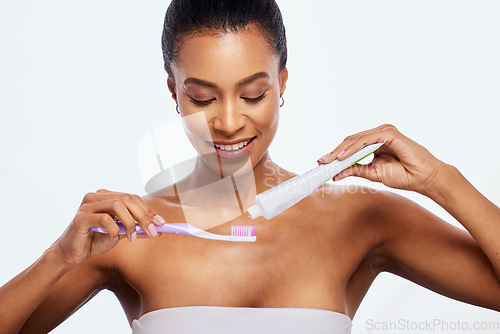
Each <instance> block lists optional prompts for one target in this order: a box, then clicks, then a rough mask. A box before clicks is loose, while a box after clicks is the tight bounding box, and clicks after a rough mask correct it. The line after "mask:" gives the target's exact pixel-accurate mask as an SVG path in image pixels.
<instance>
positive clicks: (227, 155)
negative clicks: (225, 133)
mask: <svg viewBox="0 0 500 334" xmlns="http://www.w3.org/2000/svg"><path fill="white" fill-rule="evenodd" d="M256 138H257V137H248V138H241V139H236V140H231V141H213V142H210V143H209V144H210V145H211V146H212V147H213V148H214V149H215V152H216V153H217V156H218V157H220V158H221V159H228V160H235V159H240V158H241V157H243V156H248V154H249V151H250V150H251V149H252V147H253V145H254V143H255V139H256ZM243 141H249V143H248V144H247V145H246V146H244V147H242V148H239V149H237V150H234V151H225V150H221V149H220V148H217V147H215V146H214V144H217V145H234V144H237V143H241V142H243Z"/></svg>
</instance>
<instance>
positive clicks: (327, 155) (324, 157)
mask: <svg viewBox="0 0 500 334" xmlns="http://www.w3.org/2000/svg"><path fill="white" fill-rule="evenodd" d="M330 154H332V152H328V153H327V154H325V155H324V156H322V157H321V158H319V159H318V161H322V160H325V159H326V158H328V157H329V156H330Z"/></svg>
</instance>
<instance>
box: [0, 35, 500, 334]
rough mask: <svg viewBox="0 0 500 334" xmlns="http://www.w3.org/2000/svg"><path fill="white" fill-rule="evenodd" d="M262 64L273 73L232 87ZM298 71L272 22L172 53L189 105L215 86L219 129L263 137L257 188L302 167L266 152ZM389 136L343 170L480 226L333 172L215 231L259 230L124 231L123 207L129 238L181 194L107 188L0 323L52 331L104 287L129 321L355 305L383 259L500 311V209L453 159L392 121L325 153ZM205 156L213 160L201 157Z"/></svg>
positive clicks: (175, 83) (19, 288)
mask: <svg viewBox="0 0 500 334" xmlns="http://www.w3.org/2000/svg"><path fill="white" fill-rule="evenodd" d="M257 72H266V73H268V75H269V77H268V78H260V79H257V80H255V81H253V82H251V83H249V84H247V85H245V86H243V87H236V86H235V83H237V82H238V81H239V80H241V79H242V78H246V77H248V76H249V75H252V74H254V73H257ZM287 75H288V72H287V71H283V72H282V73H278V58H277V56H276V55H275V54H273V52H272V50H271V49H270V48H269V46H268V45H267V44H266V43H265V41H264V39H263V37H262V35H261V34H260V33H259V32H258V31H257V30H255V29H246V30H242V31H240V32H238V33H228V34H225V35H219V36H216V35H202V36H195V37H192V38H188V39H186V40H185V41H184V44H183V46H182V49H181V56H180V58H179V60H178V61H177V62H176V64H175V66H174V76H175V80H173V79H169V88H170V90H171V92H172V97H173V98H174V99H175V100H176V101H177V102H178V103H179V109H180V111H181V113H182V115H183V116H186V115H189V114H191V113H195V112H197V111H199V110H200V109H201V108H200V107H199V106H196V105H195V104H194V103H193V102H191V101H190V97H189V96H191V98H194V99H197V100H210V99H215V100H213V101H212V103H210V104H209V105H207V106H205V107H203V108H202V109H203V110H204V111H205V112H206V115H207V121H208V124H209V126H210V131H211V135H212V137H213V139H214V140H232V139H238V138H245V137H248V136H257V138H256V139H255V140H256V143H255V146H254V148H253V149H252V151H251V152H250V157H251V159H252V163H253V167H254V170H253V172H254V174H255V180H256V186H257V191H258V192H259V193H260V192H262V191H264V190H266V189H268V188H269V187H270V186H272V185H276V184H279V183H281V182H283V181H284V180H286V179H289V178H290V177H292V176H293V175H294V174H292V173H289V172H287V171H285V170H283V169H281V168H280V167H278V166H277V165H275V164H274V163H273V162H272V160H271V159H270V157H269V154H268V153H267V148H268V147H269V145H270V143H271V141H272V139H273V137H274V134H275V132H276V129H277V124H278V122H277V121H278V115H279V107H278V106H279V104H280V99H279V97H280V95H281V94H282V93H283V92H284V90H285V84H286V79H287ZM187 77H196V78H200V79H203V80H208V81H210V82H213V83H215V84H216V85H217V88H207V87H202V86H200V85H197V84H189V85H186V86H184V85H183V84H182V83H183V80H184V79H185V78H187ZM265 90H267V91H268V92H267V93H266V94H267V95H266V97H265V98H264V99H263V100H261V101H259V102H257V103H249V102H247V101H246V100H244V99H243V98H255V97H257V96H259V95H261V94H262V92H263V91H265ZM187 94H189V96H188V95H187ZM383 140H386V144H385V145H384V146H383V147H382V148H381V149H380V150H379V151H378V152H377V155H376V158H375V160H374V161H373V162H372V163H371V164H370V165H369V166H364V167H361V166H354V167H351V168H350V169H348V170H346V171H344V172H343V173H341V174H340V175H339V176H337V177H336V179H340V178H343V177H346V176H348V175H357V176H361V177H365V178H368V179H371V180H373V181H379V182H383V183H385V184H386V185H388V186H392V187H398V188H403V189H409V190H414V191H418V192H420V193H422V194H425V195H427V196H429V197H430V198H432V199H434V200H435V201H437V202H438V203H439V204H441V205H442V206H443V207H444V208H445V209H447V210H448V212H450V213H451V214H453V215H454V216H455V218H457V219H458V220H459V221H460V222H461V223H462V224H463V225H464V226H465V227H466V228H467V229H468V230H469V231H470V232H471V234H472V235H474V237H475V239H474V238H472V236H471V235H470V234H469V233H468V232H467V231H463V230H460V229H458V228H456V227H453V226H452V225H450V224H448V223H446V222H444V221H443V220H441V219H440V218H438V217H437V216H435V215H434V214H432V213H430V212H428V211H427V210H425V209H423V208H422V207H420V206H419V205H417V204H415V203H413V202H412V201H410V200H408V199H406V198H404V197H401V196H398V195H395V194H392V193H389V192H384V191H375V190H373V189H369V188H361V187H345V188H343V187H340V186H336V185H324V186H322V187H320V188H319V189H318V191H316V192H315V193H313V194H311V195H310V196H308V197H307V198H306V199H304V200H303V201H301V202H299V203H298V204H297V205H295V206H293V207H292V208H290V209H288V210H287V211H285V212H283V213H282V214H280V215H278V216H277V217H275V218H273V219H272V220H270V221H267V220H265V219H263V218H262V217H261V218H258V219H256V220H254V221H251V220H250V219H249V218H248V217H246V216H241V217H239V218H237V219H234V220H232V221H231V222H228V223H226V224H222V225H219V226H217V227H215V228H212V229H210V230H209V231H210V232H213V233H220V234H230V225H231V224H235V225H255V226H256V235H257V241H256V242H255V243H233V242H223V241H213V240H205V239H200V238H194V237H189V236H182V235H174V234H168V233H164V234H162V235H161V236H157V237H151V238H149V237H147V236H146V239H147V240H145V239H142V240H137V241H135V242H129V241H127V240H121V241H119V240H113V238H114V237H115V236H116V233H117V231H116V229H114V228H113V224H114V222H113V218H112V216H114V215H116V216H117V217H118V218H119V219H120V220H122V221H123V222H124V224H125V225H126V226H127V229H128V232H129V233H128V237H129V238H130V239H134V237H133V235H132V234H131V231H132V230H133V229H132V228H133V222H134V220H136V221H138V222H139V224H140V225H141V227H143V229H144V228H147V226H148V224H150V223H153V224H157V225H158V224H160V223H159V222H156V221H154V220H153V216H154V213H157V214H159V215H160V216H162V217H163V218H165V220H166V221H169V222H172V221H174V222H181V221H184V220H185V219H184V216H183V211H182V207H181V205H180V202H179V199H178V198H177V197H175V196H174V197H168V196H164V195H162V192H158V193H155V194H150V195H147V196H144V197H143V198H139V197H138V196H136V195H130V194H123V193H116V192H109V191H107V190H100V191H98V192H96V193H90V194H87V195H86V196H85V198H84V201H83V204H84V205H82V207H81V208H80V211H79V213H78V214H77V215H76V217H75V219H74V220H73V221H72V223H71V224H70V226H69V228H68V230H67V231H66V232H65V233H64V234H63V236H61V238H60V239H59V240H58V241H56V242H55V243H54V245H53V246H52V247H51V248H50V249H49V250H47V252H46V253H45V254H44V255H43V256H42V257H41V258H40V260H38V261H37V262H36V263H35V264H34V265H33V266H31V267H30V268H28V269H27V270H26V271H24V272H23V273H21V274H19V275H18V276H16V277H15V278H14V279H13V280H11V281H10V282H8V283H7V284H6V285H4V286H3V287H2V288H1V289H0V322H1V323H2V324H3V326H4V328H3V329H4V330H5V329H7V330H8V332H17V331H18V329H19V328H20V327H21V326H22V324H23V323H24V321H25V319H26V318H28V317H29V318H28V320H27V321H26V323H25V324H24V326H23V327H22V330H21V331H20V332H22V333H41V332H47V331H49V330H50V329H52V328H53V327H55V326H57V325H58V324H59V323H60V322H62V321H63V320H64V319H65V318H67V317H68V316H69V315H71V314H72V313H73V312H74V311H76V310H77V309H78V308H79V307H80V306H81V305H82V304H83V303H85V302H86V301H87V300H89V299H90V298H91V297H92V296H93V295H95V294H96V293H97V292H98V291H99V290H101V289H110V290H112V291H113V292H114V293H115V294H116V296H117V297H118V299H119V300H120V302H121V304H122V306H123V308H124V310H125V312H126V314H127V317H128V319H129V321H130V322H131V321H132V320H133V319H137V318H139V317H140V316H141V315H143V314H145V313H147V312H150V311H153V310H157V309H162V308H168V307H179V306H190V305H218V306H245V307H305V308H316V309H325V310H331V311H335V312H341V313H345V314H347V315H348V316H349V317H351V318H352V317H354V315H355V313H356V310H357V308H358V306H359V304H360V303H361V300H362V299H363V297H364V295H365V293H366V291H367V290H368V288H369V287H370V285H371V283H372V281H373V280H374V279H375V277H376V276H377V274H378V273H380V272H382V271H388V272H392V273H394V274H396V275H399V276H402V277H404V278H407V279H410V280H412V281H414V282H416V283H417V284H419V285H421V286H424V287H426V288H429V289H432V290H434V291H437V292H439V293H441V294H443V295H446V296H449V297H451V298H454V299H457V300H462V301H465V302H468V303H471V304H475V305H480V306H483V307H487V308H491V309H495V310H500V298H499V297H500V283H499V280H498V277H497V276H496V275H495V271H496V272H497V273H500V270H499V268H500V258H499V256H498V252H499V251H500V249H499V248H500V245H499V243H498V242H497V240H498V236H499V235H500V212H499V209H498V207H496V206H495V205H494V204H492V203H491V202H489V201H488V200H487V199H485V198H484V197H483V196H482V195H481V194H480V193H479V192H477V190H476V189H474V187H472V186H471V185H470V183H468V182H467V180H465V178H463V176H462V175H461V174H460V173H459V172H458V171H457V170H456V169H455V168H453V167H452V166H450V165H446V164H444V163H442V162H441V161H439V160H437V159H436V158H434V157H433V156H432V155H431V154H430V153H429V152H428V151H427V150H426V149H425V148H423V147H422V146H420V145H418V144H416V143H415V142H413V141H411V140H410V139H408V138H406V137H405V136H403V135H402V134H401V133H400V132H399V131H397V129H396V128H395V127H393V126H391V125H384V126H381V127H379V128H376V129H372V130H368V131H365V132H363V133H360V134H356V135H354V136H352V137H348V138H346V140H345V141H344V142H343V143H342V144H341V145H339V147H338V148H336V149H335V150H334V151H333V152H332V153H331V154H330V155H329V156H328V157H326V158H323V159H322V160H320V162H321V163H328V162H331V161H332V160H333V159H334V158H336V157H337V155H338V154H339V153H340V152H341V150H342V149H346V153H345V154H344V155H343V156H341V158H345V157H347V156H349V155H350V154H352V153H353V152H354V151H356V150H357V149H359V148H361V147H362V146H364V145H367V144H370V143H375V142H382V141H383ZM387 166H391V168H387ZM212 167H213V166H212ZM197 168H210V166H209V165H208V164H205V165H204V164H203V163H202V161H200V164H199V165H197ZM196 173H197V172H195V174H196ZM269 175H271V176H269ZM196 178H197V176H196V175H192V176H191V178H190V179H188V181H189V182H193V184H196V182H197V180H196ZM464 203H466V204H467V205H464ZM90 226H102V227H105V228H107V229H109V231H110V232H111V234H110V235H109V236H107V235H102V234H97V233H93V232H89V231H88V228H89V227H90ZM480 246H481V247H480ZM35 283H36V284H35ZM13 305H14V306H13Z"/></svg>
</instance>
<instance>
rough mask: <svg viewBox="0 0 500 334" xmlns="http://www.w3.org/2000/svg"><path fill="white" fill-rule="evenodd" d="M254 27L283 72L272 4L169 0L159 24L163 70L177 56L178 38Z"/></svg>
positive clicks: (281, 38)
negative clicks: (270, 49) (162, 21)
mask: <svg viewBox="0 0 500 334" xmlns="http://www.w3.org/2000/svg"><path fill="white" fill-rule="evenodd" d="M252 24H254V25H255V26H256V27H257V28H258V29H259V30H260V31H261V32H262V34H263V36H264V37H265V38H266V40H267V42H268V43H269V45H271V47H272V48H273V49H274V51H275V52H276V54H277V55H278V56H279V58H280V63H279V71H280V72H281V71H282V70H284V69H285V66H286V61H287V48H286V36H285V26H284V24H283V18H282V16H281V12H280V10H279V8H278V4H277V3H276V1H275V0H172V2H171V3H170V6H168V9H167V13H166V15H165V21H164V24H163V34H162V39H161V46H162V50H163V59H164V65H165V70H166V71H167V73H168V75H169V76H170V77H173V74H172V68H171V64H172V62H174V61H175V59H176V58H177V56H178V52H179V48H180V45H181V43H182V38H183V37H185V36H189V35H192V34H197V33H198V34H199V33H205V32H207V33H213V32H220V33H226V32H236V31H238V29H240V28H245V27H247V26H249V25H252Z"/></svg>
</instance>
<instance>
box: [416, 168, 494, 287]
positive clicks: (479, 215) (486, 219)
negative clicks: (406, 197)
mask: <svg viewBox="0 0 500 334" xmlns="http://www.w3.org/2000/svg"><path fill="white" fill-rule="evenodd" d="M426 195H427V196H429V197H430V198H432V199H433V200H434V201H435V202H436V203H438V204H439V205H441V206H442V207H443V208H444V209H445V210H446V211H448V212H449V213H450V214H451V215H452V216H453V217H455V219H457V220H458V221H459V222H460V223H461V224H462V225H463V226H464V227H465V228H466V229H467V230H468V231H469V233H470V234H471V235H472V237H473V238H474V239H475V240H476V242H477V243H478V245H479V247H481V249H482V250H483V252H484V253H485V254H486V256H487V257H488V258H489V260H490V262H491V263H492V265H493V268H494V270H495V273H496V275H497V277H499V279H500V241H499V240H500V208H499V207H498V206H496V205H495V204H494V203H492V202H491V201H489V200H488V199H487V198H486V197H485V196H483V195H482V194H481V193H480V192H479V191H478V190H477V189H476V188H474V186H473V185H472V184H471V183H470V182H469V181H467V179H466V178H465V177H464V176H463V175H462V174H461V173H460V172H459V171H458V169H456V168H455V167H453V166H451V165H443V168H441V170H440V172H439V173H438V174H437V175H436V177H435V179H434V182H433V186H432V187H431V190H430V191H429V193H427V194H426Z"/></svg>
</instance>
